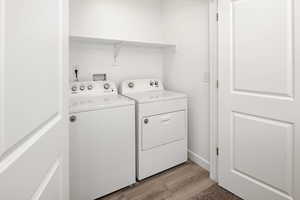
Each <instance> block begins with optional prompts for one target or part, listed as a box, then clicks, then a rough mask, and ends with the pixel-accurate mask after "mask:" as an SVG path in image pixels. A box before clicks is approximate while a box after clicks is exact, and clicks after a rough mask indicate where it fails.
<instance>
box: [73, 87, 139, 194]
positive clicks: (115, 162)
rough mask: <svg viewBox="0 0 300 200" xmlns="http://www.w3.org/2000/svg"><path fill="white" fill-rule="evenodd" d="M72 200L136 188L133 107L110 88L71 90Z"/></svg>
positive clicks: (131, 103)
mask: <svg viewBox="0 0 300 200" xmlns="http://www.w3.org/2000/svg"><path fill="white" fill-rule="evenodd" d="M71 91H72V92H71V98H70V121H71V124H70V186H71V199H72V200H93V199H96V198H99V197H101V196H104V195H107V194H109V193H111V192H114V191H116V190H119V189H121V188H123V187H126V186H128V185H131V184H133V183H135V180H136V176H135V120H134V119H135V106H134V101H133V100H130V99H128V98H126V97H124V96H121V95H118V93H117V88H116V85H115V84H114V83H113V82H107V81H106V82H103V81H100V82H78V83H73V84H72V85H71Z"/></svg>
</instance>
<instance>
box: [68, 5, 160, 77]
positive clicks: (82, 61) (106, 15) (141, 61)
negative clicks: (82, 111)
mask: <svg viewBox="0 0 300 200" xmlns="http://www.w3.org/2000/svg"><path fill="white" fill-rule="evenodd" d="M70 7H71V10H70V13H71V19H70V24H71V27H70V29H71V30H70V31H71V35H83V36H95V37H97V36H98V37H104V38H113V39H124V40H126V39H128V40H141V41H161V40H162V37H163V34H162V21H161V2H160V0H150V1H149V0H71V1H70ZM113 62H114V60H113V46H112V45H102V44H99V43H97V44H92V43H84V42H71V46H70V70H71V74H73V73H72V72H73V66H74V65H79V66H80V68H79V70H80V71H79V73H80V74H79V77H80V78H81V80H91V79H92V74H94V73H107V75H108V79H110V80H114V81H116V82H120V81H122V80H124V79H133V78H150V77H155V78H162V65H163V61H162V53H161V50H159V49H151V48H149V49H148V48H141V47H139V48H137V47H122V48H121V51H120V54H119V57H118V66H117V67H115V66H113ZM71 78H72V77H71Z"/></svg>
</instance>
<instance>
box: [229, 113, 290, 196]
mask: <svg viewBox="0 0 300 200" xmlns="http://www.w3.org/2000/svg"><path fill="white" fill-rule="evenodd" d="M293 126H294V125H293V124H290V123H286V122H281V121H277V120H271V119H266V118H262V117H258V116H251V115H248V114H242V113H235V112H233V116H232V133H231V134H232V136H233V137H232V141H231V142H232V147H233V155H232V158H233V163H232V165H233V166H232V168H233V172H236V173H241V174H243V175H244V176H246V177H247V178H249V179H253V180H257V181H259V182H262V183H264V184H267V185H270V186H272V187H275V188H278V189H280V190H283V191H284V192H287V193H290V192H291V190H292V188H291V184H292V158H291V156H290V155H293V148H294V145H293V142H292V141H293V139H294V138H293V135H294V127H293ZM258 152H259V153H258ZM274 166H276V167H274Z"/></svg>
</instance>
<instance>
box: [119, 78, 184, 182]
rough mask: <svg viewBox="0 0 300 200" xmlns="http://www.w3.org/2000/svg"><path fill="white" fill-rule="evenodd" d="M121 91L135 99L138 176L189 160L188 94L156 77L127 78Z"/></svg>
mask: <svg viewBox="0 0 300 200" xmlns="http://www.w3.org/2000/svg"><path fill="white" fill-rule="evenodd" d="M121 93H122V94H123V95H125V96H127V97H129V98H132V99H134V100H135V101H136V124H137V125H136V135H137V179H138V180H142V179H144V178H146V177H149V176H152V175H154V174H157V173H159V172H161V171H163V170H166V169H168V168H171V167H174V166H176V165H178V164H181V163H183V162H186V161H187V96H186V95H185V94H181V93H176V92H171V91H166V90H164V87H163V85H162V82H161V81H160V80H157V79H140V80H127V81H124V82H123V83H122V85H121Z"/></svg>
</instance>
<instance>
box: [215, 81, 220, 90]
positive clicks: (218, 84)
mask: <svg viewBox="0 0 300 200" xmlns="http://www.w3.org/2000/svg"><path fill="white" fill-rule="evenodd" d="M219 86H220V83H219V80H217V82H216V87H217V88H219Z"/></svg>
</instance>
